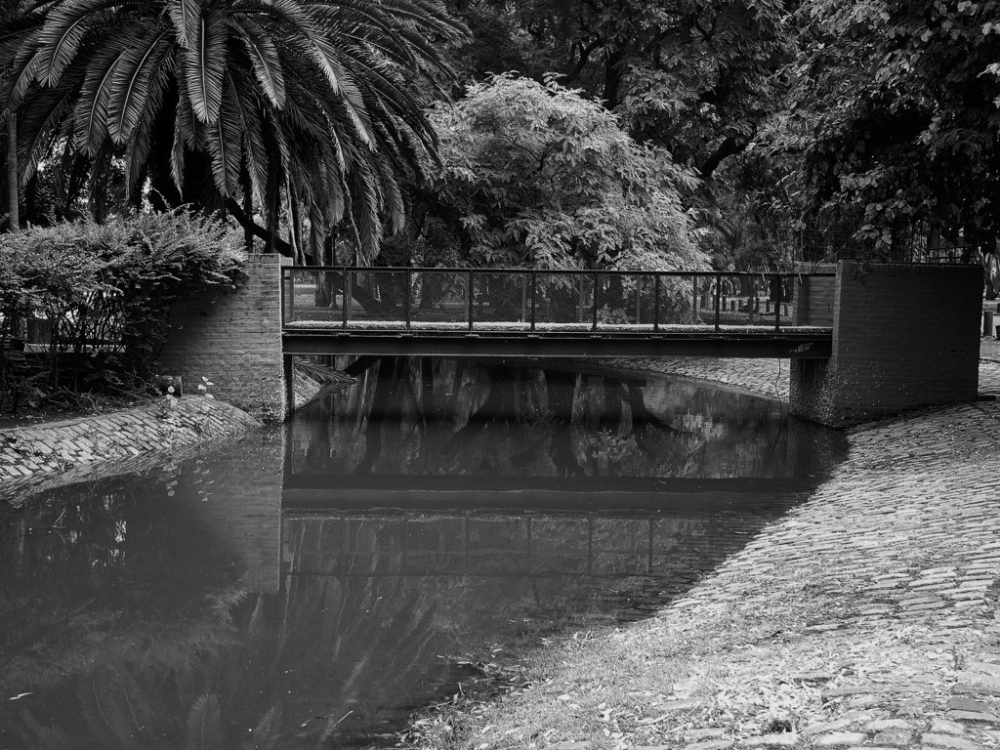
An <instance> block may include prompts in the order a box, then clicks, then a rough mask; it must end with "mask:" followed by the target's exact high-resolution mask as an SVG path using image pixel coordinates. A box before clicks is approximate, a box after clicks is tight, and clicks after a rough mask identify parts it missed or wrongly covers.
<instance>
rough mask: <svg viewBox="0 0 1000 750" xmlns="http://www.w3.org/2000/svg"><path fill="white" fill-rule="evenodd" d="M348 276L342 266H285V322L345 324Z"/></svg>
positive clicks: (283, 299)
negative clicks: (345, 280)
mask: <svg viewBox="0 0 1000 750" xmlns="http://www.w3.org/2000/svg"><path fill="white" fill-rule="evenodd" d="M344 279H345V273H344V271H342V270H339V269H334V270H330V269H324V270H312V269H304V268H288V269H285V274H284V284H285V288H284V295H283V298H282V301H283V305H284V321H285V323H286V324H289V323H308V322H316V323H321V324H327V325H329V324H333V323H342V322H343V319H344Z"/></svg>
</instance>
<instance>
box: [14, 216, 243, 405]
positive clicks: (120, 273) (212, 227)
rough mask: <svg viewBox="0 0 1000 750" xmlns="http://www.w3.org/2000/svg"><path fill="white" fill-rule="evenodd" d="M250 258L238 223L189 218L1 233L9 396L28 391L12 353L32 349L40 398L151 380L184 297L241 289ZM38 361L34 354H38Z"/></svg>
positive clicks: (35, 390) (146, 218)
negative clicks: (172, 314) (174, 308)
mask: <svg viewBox="0 0 1000 750" xmlns="http://www.w3.org/2000/svg"><path fill="white" fill-rule="evenodd" d="M244 259H245V256H244V254H243V250H242V247H241V244H240V242H239V238H238V237H237V236H236V235H235V234H234V232H233V230H232V228H231V227H229V226H227V225H225V224H223V223H221V222H219V221H217V220H213V219H210V218H207V217H204V216H201V215H192V214H188V213H184V212H173V213H158V214H145V215H141V216H138V217H136V218H134V219H129V220H115V221H109V222H107V223H105V224H95V223H83V222H81V223H76V224H60V225H57V226H54V227H51V228H44V229H33V230H28V231H23V232H17V233H9V234H3V235H0V313H2V321H3V324H2V326H0V347H2V348H3V349H4V350H5V351H6V352H8V356H6V357H5V358H4V359H3V372H2V375H3V380H2V382H0V397H3V398H5V399H13V398H14V397H16V396H18V395H20V396H24V395H25V394H24V393H21V394H18V393H14V392H12V389H13V388H15V387H22V388H23V387H24V386H25V381H24V378H23V377H21V378H14V377H13V376H14V375H16V374H18V373H14V372H13V371H12V368H16V367H19V366H20V367H25V366H27V365H28V364H30V362H29V363H26V362H23V361H20V362H19V361H18V360H17V359H16V358H14V357H11V356H9V351H10V350H11V349H14V348H17V347H19V346H20V344H21V343H23V342H24V341H25V340H26V339H27V340H28V341H36V342H39V343H40V344H43V345H44V351H42V352H37V351H36V352H32V351H30V350H34V349H39V348H42V347H39V346H29V347H28V349H29V351H28V352H26V353H25V356H26V357H27V356H28V355H29V354H36V355H37V354H40V355H41V356H39V357H35V359H37V360H38V363H39V365H40V366H41V367H42V369H41V370H40V371H39V372H38V374H37V375H36V377H35V378H34V381H33V390H32V393H33V395H34V396H35V397H37V396H40V395H43V394H46V393H51V392H53V391H55V390H58V389H59V388H61V387H71V388H74V389H76V390H87V389H89V388H94V389H100V388H107V387H117V388H119V389H127V388H132V387H135V385H136V384H137V383H138V382H140V381H141V380H142V379H144V378H147V377H149V376H150V374H151V368H152V365H153V361H154V358H155V356H156V354H157V353H158V350H159V347H160V346H162V344H163V341H164V339H165V336H166V333H167V330H168V326H169V308H170V305H171V304H172V303H173V302H174V300H176V299H177V297H178V296H179V295H180V294H181V293H183V292H192V291H195V290H197V289H199V288H206V289H207V288H212V287H220V286H224V285H231V284H233V283H234V282H235V281H236V280H237V279H238V277H239V275H240V272H241V269H242V267H243V263H244ZM29 359H31V358H29Z"/></svg>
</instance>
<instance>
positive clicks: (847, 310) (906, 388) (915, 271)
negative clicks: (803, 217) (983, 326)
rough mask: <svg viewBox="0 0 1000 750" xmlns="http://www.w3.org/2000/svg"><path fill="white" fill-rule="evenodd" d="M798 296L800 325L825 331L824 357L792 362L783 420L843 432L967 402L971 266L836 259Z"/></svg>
mask: <svg viewBox="0 0 1000 750" xmlns="http://www.w3.org/2000/svg"><path fill="white" fill-rule="evenodd" d="M802 270H803V271H805V270H810V271H812V270H816V271H826V270H836V274H837V275H836V277H826V278H823V277H820V278H810V279H808V283H807V284H804V285H802V288H801V293H800V294H799V295H798V300H797V312H799V313H800V319H802V318H803V317H805V316H803V315H802V314H801V313H803V312H804V311H805V310H808V317H807V318H805V319H808V320H809V322H810V323H812V324H819V325H832V326H833V349H832V355H831V357H830V358H829V359H811V360H810V359H793V360H792V367H791V382H790V397H789V400H790V407H791V411H792V413H793V414H796V415H797V416H800V417H804V418H806V419H810V420H813V421H816V422H820V423H822V424H825V425H828V426H831V427H848V426H850V425H853V424H858V423H860V422H865V421H868V420H871V419H877V418H879V417H883V416H888V415H892V414H898V413H900V412H902V411H906V410H907V409H913V408H916V407H920V406H936V405H943V404H952V403H958V402H962V401H972V400H974V399H975V398H976V396H977V387H978V378H979V321H980V319H981V315H982V288H983V279H982V269H981V268H980V267H979V266H956V265H932V264H927V265H915V264H903V263H899V264H893V263H885V264H869V265H864V266H862V265H860V264H858V263H853V262H846V261H844V262H840V263H838V264H836V265H826V266H820V267H815V268H814V267H810V268H808V269H806V268H805V267H803V269H802Z"/></svg>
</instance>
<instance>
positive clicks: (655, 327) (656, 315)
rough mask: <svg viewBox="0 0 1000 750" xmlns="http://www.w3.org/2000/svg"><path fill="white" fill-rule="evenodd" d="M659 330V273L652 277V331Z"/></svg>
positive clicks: (656, 331)
mask: <svg viewBox="0 0 1000 750" xmlns="http://www.w3.org/2000/svg"><path fill="white" fill-rule="evenodd" d="M659 330H660V274H659V273H657V274H656V275H655V276H654V277H653V333H658V332H659Z"/></svg>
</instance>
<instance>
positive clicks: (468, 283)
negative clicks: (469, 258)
mask: <svg viewBox="0 0 1000 750" xmlns="http://www.w3.org/2000/svg"><path fill="white" fill-rule="evenodd" d="M472 290H473V284H472V269H471V268H470V269H469V275H468V277H467V278H466V280H465V293H466V295H468V302H469V309H468V315H469V330H470V331H471V330H472Z"/></svg>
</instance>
